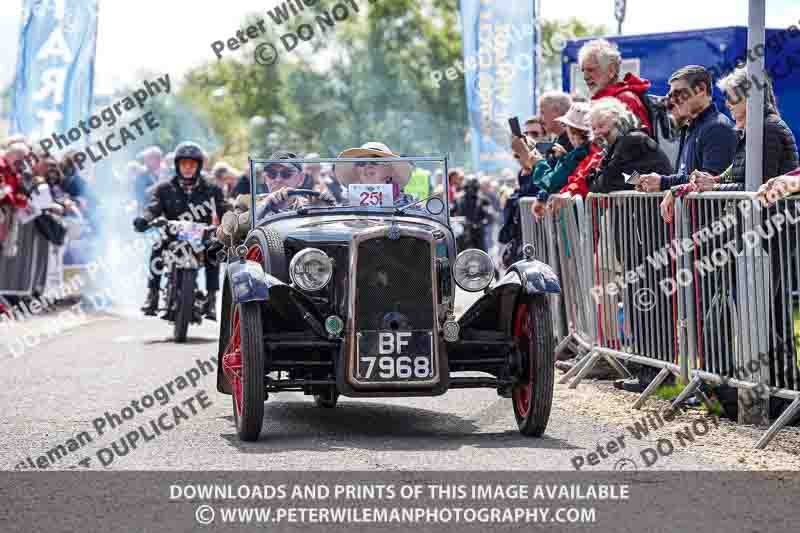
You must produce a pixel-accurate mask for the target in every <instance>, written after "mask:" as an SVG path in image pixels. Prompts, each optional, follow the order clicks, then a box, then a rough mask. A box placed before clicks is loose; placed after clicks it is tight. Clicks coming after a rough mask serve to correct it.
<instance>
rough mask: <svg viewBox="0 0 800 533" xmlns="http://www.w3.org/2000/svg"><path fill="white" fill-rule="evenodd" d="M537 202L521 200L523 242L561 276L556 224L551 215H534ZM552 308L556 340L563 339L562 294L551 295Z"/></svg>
mask: <svg viewBox="0 0 800 533" xmlns="http://www.w3.org/2000/svg"><path fill="white" fill-rule="evenodd" d="M535 202H536V198H533V197H523V198H520V200H519V211H520V224H521V225H522V242H523V244H532V245H533V259H536V260H537V261H541V262H542V263H546V264H548V265H550V266H551V267H552V268H553V270H554V271H555V273H556V275H557V276H559V275H560V271H559V264H558V250H557V248H556V246H557V244H556V240H555V238H554V234H555V225H554V223H553V220H552V217H550V216H546V217H544V218H542V219H537V218H535V217H534V216H533V213H532V212H531V207H532V206H533V204H534V203H535ZM562 285H563V283H562ZM550 310H551V314H552V317H553V334H554V335H555V337H556V341H561V340H562V339H564V338H565V337H566V336H567V334H568V332H567V328H566V314H565V310H564V306H563V298H562V296H561V295H557V294H556V295H551V297H550Z"/></svg>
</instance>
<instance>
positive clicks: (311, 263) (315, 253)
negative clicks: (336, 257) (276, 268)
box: [289, 248, 333, 291]
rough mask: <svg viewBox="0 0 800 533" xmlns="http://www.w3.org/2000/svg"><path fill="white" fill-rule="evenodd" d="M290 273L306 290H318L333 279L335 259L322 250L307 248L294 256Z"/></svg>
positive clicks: (290, 264) (299, 285)
mask: <svg viewBox="0 0 800 533" xmlns="http://www.w3.org/2000/svg"><path fill="white" fill-rule="evenodd" d="M289 275H290V276H291V277H292V281H293V282H294V283H295V284H296V285H297V286H298V287H300V288H301V289H303V290H304V291H318V290H320V289H322V288H323V287H325V285H327V284H328V282H329V281H330V280H331V276H333V261H332V260H331V258H330V257H328V254H326V253H325V252H323V251H322V250H318V249H316V248H306V249H305V250H302V251H300V252H298V253H297V255H295V256H294V257H293V258H292V261H291V262H290V263H289Z"/></svg>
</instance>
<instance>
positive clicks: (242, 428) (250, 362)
mask: <svg viewBox="0 0 800 533" xmlns="http://www.w3.org/2000/svg"><path fill="white" fill-rule="evenodd" d="M247 259H249V260H252V261H256V262H258V263H260V262H261V259H262V253H261V249H260V248H258V247H253V248H251V249H250V251H249V252H248V253H247ZM230 331H231V336H230V340H229V341H228V345H227V347H226V349H225V354H224V355H223V357H222V370H223V372H224V373H225V377H226V378H227V379H228V382H229V383H230V384H231V394H232V396H233V418H234V421H235V422H236V431H237V433H238V434H239V438H240V439H241V440H244V441H255V440H258V437H259V435H260V433H261V428H262V426H263V421H264V401H265V400H266V393H265V386H264V376H265V368H264V329H263V322H262V317H261V306H260V304H259V303H258V302H244V303H241V304H237V305H235V306H234V307H233V309H232V317H231V329H230Z"/></svg>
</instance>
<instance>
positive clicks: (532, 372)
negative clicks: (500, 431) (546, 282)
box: [511, 295, 555, 437]
mask: <svg viewBox="0 0 800 533" xmlns="http://www.w3.org/2000/svg"><path fill="white" fill-rule="evenodd" d="M552 327H553V321H552V320H551V318H550V305H549V304H548V302H547V298H546V297H545V296H544V295H539V296H535V297H534V298H532V299H531V300H530V301H529V302H528V303H523V304H520V305H518V306H517V313H516V316H515V318H514V328H513V332H514V337H515V338H516V339H517V349H518V350H519V352H520V356H521V361H522V370H521V372H520V375H519V382H518V383H517V385H515V386H514V388H513V390H512V392H511V398H512V404H513V407H514V418H516V420H517V427H518V428H519V432H520V433H522V434H523V435H525V436H529V437H541V436H542V434H544V431H545V429H546V428H547V422H548V420H549V419H550V409H551V407H552V405H553V382H554V379H555V375H554V373H555V353H554V352H555V340H554V339H553V331H552Z"/></svg>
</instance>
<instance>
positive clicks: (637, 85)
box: [592, 72, 653, 133]
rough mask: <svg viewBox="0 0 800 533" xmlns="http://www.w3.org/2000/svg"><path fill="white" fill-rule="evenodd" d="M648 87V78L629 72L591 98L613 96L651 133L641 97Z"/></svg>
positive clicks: (651, 126) (651, 127) (651, 129)
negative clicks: (641, 77)
mask: <svg viewBox="0 0 800 533" xmlns="http://www.w3.org/2000/svg"><path fill="white" fill-rule="evenodd" d="M649 89H650V80H642V79H639V77H638V76H636V75H635V74H631V73H630V72H629V73H627V74H625V77H624V78H623V79H622V81H619V82H617V83H614V84H612V85H609V86H608V87H606V88H604V89H602V90H600V91H599V92H598V93H597V94H595V95H594V96H592V100H599V99H600V98H605V97H607V96H613V97H614V98H616V99H617V100H619V101H620V102H622V103H623V104H625V107H627V108H628V110H630V112H631V113H633V114H634V115H636V117H637V118H638V119H639V120H640V121H641V122H642V124H643V125H644V126H645V127H647V131H648V132H649V133H652V132H653V125H652V124H650V119H649V118H648V117H647V108H646V107H645V106H644V104H643V103H642V98H643V97H644V95H645V93H647V91H648V90H649Z"/></svg>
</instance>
